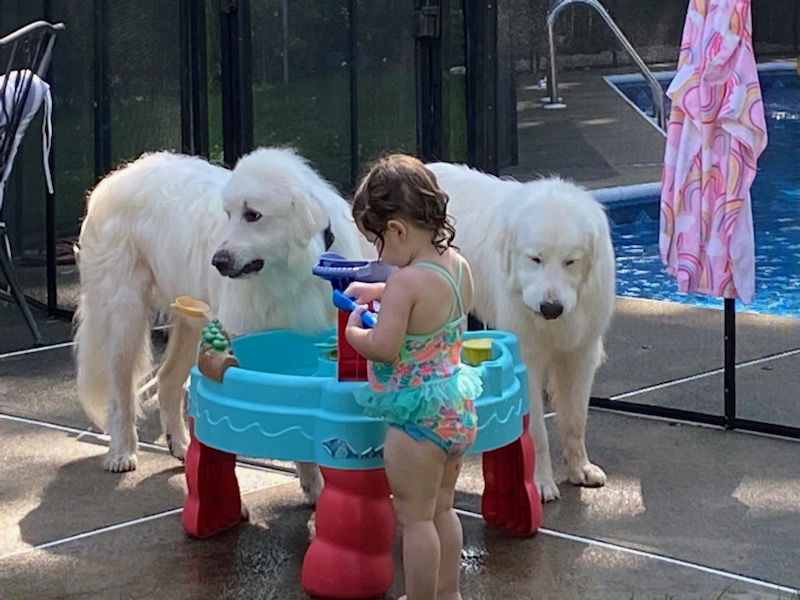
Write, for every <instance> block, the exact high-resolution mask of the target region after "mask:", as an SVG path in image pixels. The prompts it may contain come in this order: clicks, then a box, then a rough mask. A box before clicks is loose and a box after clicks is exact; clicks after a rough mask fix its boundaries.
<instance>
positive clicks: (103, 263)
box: [75, 176, 152, 430]
mask: <svg viewBox="0 0 800 600" xmlns="http://www.w3.org/2000/svg"><path fill="white" fill-rule="evenodd" d="M113 177H114V176H112V178H113ZM105 183H109V182H108V181H103V182H101V184H100V185H99V186H98V187H97V189H95V191H94V192H93V193H92V195H91V198H90V201H89V214H88V216H87V218H86V220H85V222H84V224H83V227H82V229H81V236H80V241H79V244H80V250H79V253H78V267H79V271H80V281H81V294H80V300H79V302H78V310H77V312H76V315H75V325H76V330H75V342H76V350H75V358H76V363H77V382H78V396H79V398H80V401H81V404H82V405H83V409H84V411H85V412H86V415H87V416H88V417H89V418H90V419H91V420H92V421H93V422H94V423H95V424H96V425H97V426H98V427H101V428H102V429H104V430H106V426H107V417H108V409H109V401H110V398H111V397H112V396H114V395H116V396H119V397H118V398H116V401H117V402H126V401H130V399H131V398H134V397H135V396H134V395H135V393H136V390H135V386H136V385H138V384H140V383H141V380H142V378H143V377H144V376H145V375H146V374H147V373H149V372H150V370H151V368H152V359H151V349H150V316H151V312H150V303H151V297H152V274H151V271H150V269H149V267H148V266H147V265H146V263H145V261H144V260H143V259H142V257H141V255H140V254H139V252H138V251H137V248H136V247H135V243H134V242H133V240H132V239H131V236H130V234H129V233H127V232H128V231H129V223H126V216H125V215H122V216H120V215H119V214H116V213H115V212H114V211H113V210H108V209H107V206H104V204H107V203H108V202H109V197H108V196H109V195H110V194H111V192H112V191H113V189H114V187H113V186H111V185H103V184H105ZM136 404H137V406H136V412H137V413H138V412H139V410H140V408H139V406H138V402H136Z"/></svg>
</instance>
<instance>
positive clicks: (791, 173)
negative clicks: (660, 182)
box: [600, 63, 800, 317]
mask: <svg viewBox="0 0 800 600" xmlns="http://www.w3.org/2000/svg"><path fill="white" fill-rule="evenodd" d="M669 77H671V75H667V76H666V78H664V75H661V77H659V80H660V81H661V80H663V82H662V85H663V87H664V89H666V87H667V86H668V85H669ZM759 77H760V80H761V89H762V94H763V99H764V110H765V113H766V116H767V133H768V136H769V144H768V145H767V148H766V150H765V151H764V153H763V154H762V155H761V158H760V159H759V162H758V174H757V176H756V179H755V181H754V183H753V187H752V192H751V195H752V201H753V224H754V227H755V245H756V294H755V299H754V301H753V303H752V304H751V305H749V306H744V305H742V304H741V302H739V301H737V309H738V310H747V311H751V312H758V313H766V314H773V315H783V316H792V317H800V76H798V74H797V73H796V72H795V71H794V69H793V68H792V67H791V63H782V64H779V65H777V67H775V66H771V67H769V68H767V69H764V70H761V71H760V74H759ZM607 80H609V83H611V84H612V85H613V86H615V87H617V88H618V90H619V91H620V92H621V93H622V94H624V95H625V97H626V98H627V99H628V100H629V101H630V102H632V103H633V104H635V105H636V106H637V107H638V109H639V110H640V111H642V112H643V113H645V114H647V113H649V116H652V108H653V106H652V100H651V98H650V94H649V88H648V87H647V85H646V84H645V83H644V80H643V79H642V78H641V77H639V80H638V81H635V78H634V77H631V76H625V77H622V78H621V79H618V80H615V78H614V77H613V76H612V77H609V78H607ZM668 107H669V100H667V110H669V108H668ZM640 188H643V189H645V190H646V191H649V194H643V195H641V196H634V197H630V198H622V199H619V198H618V199H612V200H609V201H608V202H607V207H608V213H609V218H610V220H611V231H612V238H613V240H614V249H615V251H616V255H617V293H618V294H619V295H621V296H634V297H637V298H651V299H654V300H669V301H672V302H682V303H690V304H696V305H701V306H708V307H714V308H722V306H723V303H722V300H721V299H720V298H713V297H708V296H700V295H696V294H683V293H679V292H677V291H675V280H674V278H672V277H671V276H670V275H667V274H666V273H664V272H663V270H662V265H661V259H660V257H659V252H658V218H659V197H658V192H657V190H656V188H655V186H649V188H648V187H647V186H640ZM600 196H602V194H600Z"/></svg>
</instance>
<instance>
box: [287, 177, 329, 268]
mask: <svg viewBox="0 0 800 600" xmlns="http://www.w3.org/2000/svg"><path fill="white" fill-rule="evenodd" d="M290 202H291V214H292V218H291V219H290V220H289V223H290V226H289V231H288V232H287V233H288V248H287V261H288V263H289V268H290V269H292V270H296V269H305V268H306V267H308V268H310V267H309V266H308V263H309V260H310V258H309V244H310V243H311V242H312V241H313V240H314V238H315V237H317V236H318V237H319V240H320V247H324V244H323V243H322V240H323V236H324V232H325V228H326V227H327V226H328V215H327V213H326V212H325V208H324V205H323V204H322V202H321V201H320V199H319V198H318V197H317V195H316V194H315V193H314V190H303V191H301V192H297V193H296V194H295V195H294V196H293V197H292V198H291V200H290Z"/></svg>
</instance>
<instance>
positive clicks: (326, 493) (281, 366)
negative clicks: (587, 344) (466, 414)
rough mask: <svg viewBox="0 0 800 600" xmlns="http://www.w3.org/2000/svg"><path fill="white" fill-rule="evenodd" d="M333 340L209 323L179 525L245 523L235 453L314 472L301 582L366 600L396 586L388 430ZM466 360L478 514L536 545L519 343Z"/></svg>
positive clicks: (475, 349) (495, 339)
mask: <svg viewBox="0 0 800 600" xmlns="http://www.w3.org/2000/svg"><path fill="white" fill-rule="evenodd" d="M334 287H335V286H334ZM183 312H185V313H186V314H190V312H189V311H183ZM202 314H203V315H207V314H208V312H207V311H205V312H202ZM344 321H345V322H346V318H345V319H344ZM341 322H342V321H341V320H340V323H341ZM339 333H340V335H338V342H339V343H338V345H337V346H336V347H335V348H336V349H334V346H333V344H332V343H331V338H332V337H333V336H334V335H335V334H336V330H334V329H329V330H325V331H321V332H319V333H317V334H313V335H305V334H301V333H298V332H294V331H286V330H276V331H267V332H262V333H255V334H249V335H243V336H239V337H234V338H233V339H229V336H228V335H227V332H225V331H224V328H222V327H221V326H220V325H219V323H217V322H216V321H211V322H209V323H208V324H207V325H206V327H205V328H204V331H203V336H204V338H203V339H204V341H203V343H202V345H201V348H200V352H199V354H198V364H197V366H196V367H195V368H194V369H193V370H192V374H191V383H190V389H189V415H190V429H191V432H192V439H191V444H190V447H189V451H188V453H187V457H186V480H187V488H188V492H187V496H186V500H185V502H184V510H183V514H182V523H183V527H184V529H185V530H186V532H187V533H188V534H189V535H191V536H193V537H208V536H210V535H213V534H214V533H216V532H218V531H221V530H223V529H225V528H228V527H230V526H232V525H235V524H236V523H238V522H239V521H240V520H241V519H242V504H241V500H240V494H239V488H238V483H237V481H236V475H235V471H234V467H235V459H236V455H237V454H241V455H245V456H252V457H261V458H272V459H280V460H291V461H308V462H315V463H317V464H319V465H320V468H321V471H322V475H323V478H324V480H325V486H324V488H323V490H322V493H321V494H320V497H319V499H318V501H317V505H316V518H315V523H316V533H315V536H314V538H313V539H312V541H311V543H310V544H309V548H308V550H307V552H306V555H305V558H304V560H303V567H302V572H301V584H302V586H303V588H304V589H305V590H306V591H307V592H308V593H310V594H311V595H313V596H317V597H326V598H370V597H375V596H379V595H381V594H382V593H383V592H385V591H386V590H387V589H388V588H389V587H390V585H391V582H392V576H393V573H392V569H393V566H392V565H393V562H392V556H391V547H392V540H393V538H394V534H395V522H394V513H393V510H392V506H391V502H390V497H389V486H388V483H387V481H386V477H385V474H384V471H383V468H382V450H383V439H384V436H385V427H386V426H385V424H384V423H383V422H382V421H381V420H378V419H374V418H371V417H367V416H365V415H364V414H363V408H362V407H361V406H360V405H358V404H357V403H356V401H355V398H354V392H355V391H356V390H358V389H360V388H362V387H363V386H365V385H367V383H366V382H365V381H340V380H339V379H338V378H337V362H338V361H337V358H338V349H339V348H340V347H341V346H340V344H341V340H342V338H344V334H343V331H340V332H339ZM463 354H464V359H465V362H469V363H470V364H475V365H476V366H477V368H478V369H479V372H480V375H481V378H482V381H483V394H482V395H481V396H480V397H479V398H477V399H476V401H475V407H476V410H477V413H478V434H477V437H476V441H475V443H474V445H473V446H472V447H471V448H470V451H469V453H470V454H477V453H483V471H484V480H485V489H484V492H483V495H482V501H481V509H482V513H483V516H484V518H485V519H486V520H487V521H488V522H489V523H492V524H495V525H498V526H500V527H502V528H504V529H506V530H508V531H511V532H512V533H515V534H518V535H531V534H533V533H534V532H535V531H536V529H538V527H539V524H540V522H541V505H540V500H539V496H538V493H537V492H536V489H535V487H534V486H533V481H532V473H533V460H534V456H533V444H532V443H531V439H530V436H529V435H528V433H527V412H528V403H527V395H526V383H527V382H526V370H525V366H524V364H523V363H522V362H521V360H520V358H519V348H518V345H517V340H516V338H515V336H514V335H513V334H511V333H508V332H503V331H480V332H468V333H466V334H465V338H464V352H463Z"/></svg>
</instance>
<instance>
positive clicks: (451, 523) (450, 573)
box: [433, 456, 464, 600]
mask: <svg viewBox="0 0 800 600" xmlns="http://www.w3.org/2000/svg"><path fill="white" fill-rule="evenodd" d="M460 472H461V457H460V456H459V457H457V458H450V459H448V460H447V462H446V463H445V465H444V474H443V477H442V484H441V486H440V487H439V494H438V496H437V498H436V513H435V514H434V516H433V524H434V526H435V527H436V531H437V533H438V534H439V544H440V547H441V559H440V562H439V585H438V591H439V594H438V596H437V599H438V600H461V592H460V591H459V576H460V573H461V548H462V547H463V544H464V534H463V532H462V530H461V521H459V519H458V515H456V512H455V511H454V510H453V496H454V495H455V491H456V480H457V479H458V474H459V473H460Z"/></svg>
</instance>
